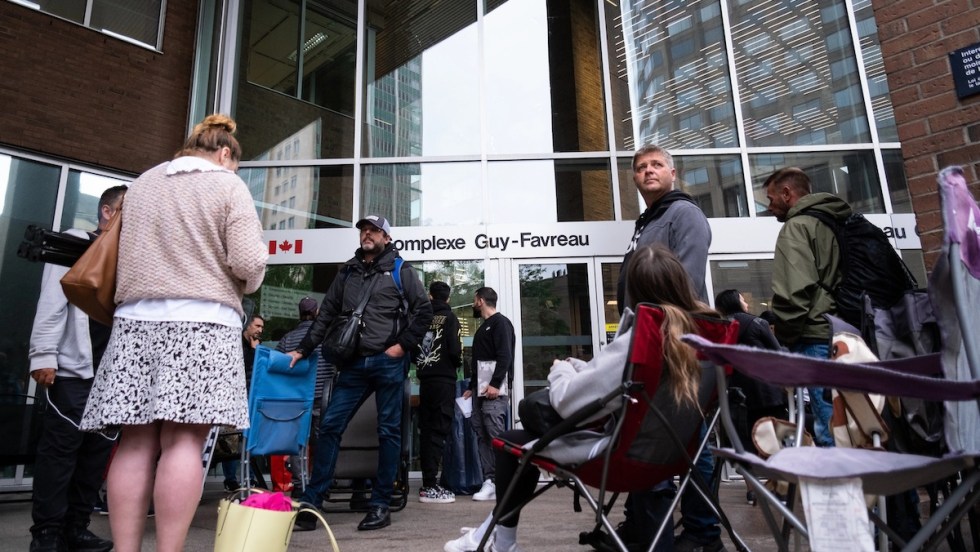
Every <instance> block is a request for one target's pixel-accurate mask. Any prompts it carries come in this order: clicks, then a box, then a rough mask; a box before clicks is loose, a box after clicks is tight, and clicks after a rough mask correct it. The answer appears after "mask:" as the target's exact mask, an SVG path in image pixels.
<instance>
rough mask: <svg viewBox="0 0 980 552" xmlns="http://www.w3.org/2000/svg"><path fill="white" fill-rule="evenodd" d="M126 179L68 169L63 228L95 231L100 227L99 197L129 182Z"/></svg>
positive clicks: (62, 213) (62, 218)
mask: <svg viewBox="0 0 980 552" xmlns="http://www.w3.org/2000/svg"><path fill="white" fill-rule="evenodd" d="M128 183H129V182H128V181H126V180H120V179H118V178H110V177H107V176H102V175H98V174H92V173H87V172H81V171H77V170H74V169H72V170H70V171H68V186H67V188H66V189H65V202H64V207H63V208H62V211H61V228H63V229H68V228H78V229H80V230H85V231H86V232H95V230H96V229H97V228H98V227H99V198H100V197H102V192H104V191H106V190H107V189H109V188H111V187H113V186H119V185H120V184H128Z"/></svg>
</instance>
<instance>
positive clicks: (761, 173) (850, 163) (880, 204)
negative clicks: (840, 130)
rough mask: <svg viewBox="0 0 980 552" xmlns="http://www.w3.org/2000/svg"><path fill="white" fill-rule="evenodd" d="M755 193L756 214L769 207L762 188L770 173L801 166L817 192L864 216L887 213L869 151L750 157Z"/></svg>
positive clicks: (871, 154)
mask: <svg viewBox="0 0 980 552" xmlns="http://www.w3.org/2000/svg"><path fill="white" fill-rule="evenodd" d="M749 164H750V170H751V174H752V190H753V193H754V194H755V201H756V210H757V212H760V213H761V212H764V211H765V210H766V208H767V207H768V205H769V200H768V199H767V198H766V191H765V190H764V189H763V188H762V185H763V183H765V181H766V178H768V177H769V175H770V174H772V173H773V172H775V171H776V169H781V168H783V167H799V168H801V169H803V170H804V171H805V172H806V174H807V176H809V177H810V186H811V188H812V191H814V192H829V193H832V194H834V195H836V196H838V197H840V198H842V199H844V200H845V201H847V202H848V203H849V204H850V205H851V208H853V209H854V210H855V211H860V212H862V213H884V212H885V208H884V201H883V200H882V197H881V183H880V180H879V179H878V171H877V170H876V169H875V159H874V154H873V153H872V152H871V151H870V150H869V151H854V152H821V153H786V154H766V155H752V156H749Z"/></svg>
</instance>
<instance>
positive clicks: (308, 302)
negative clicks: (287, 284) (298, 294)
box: [299, 296, 319, 315]
mask: <svg viewBox="0 0 980 552" xmlns="http://www.w3.org/2000/svg"><path fill="white" fill-rule="evenodd" d="M317 306H319V303H317V301H316V299H314V298H312V297H310V296H306V297H304V298H302V299H300V300H299V313H300V314H301V315H303V314H313V313H314V312H316V308H317Z"/></svg>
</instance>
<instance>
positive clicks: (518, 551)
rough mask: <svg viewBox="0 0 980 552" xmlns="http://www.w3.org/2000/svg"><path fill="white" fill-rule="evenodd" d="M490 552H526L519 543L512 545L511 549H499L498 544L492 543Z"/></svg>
mask: <svg viewBox="0 0 980 552" xmlns="http://www.w3.org/2000/svg"><path fill="white" fill-rule="evenodd" d="M489 552H524V551H523V550H522V549H521V547H520V546H517V543H516V542H515V543H514V544H512V545H510V547H509V548H506V549H505V548H498V547H497V543H496V542H491V543H490V547H489Z"/></svg>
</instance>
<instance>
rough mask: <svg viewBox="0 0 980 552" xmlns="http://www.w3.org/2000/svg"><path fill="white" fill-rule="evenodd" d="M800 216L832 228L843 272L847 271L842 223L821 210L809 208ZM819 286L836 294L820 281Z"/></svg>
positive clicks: (801, 212)
mask: <svg viewBox="0 0 980 552" xmlns="http://www.w3.org/2000/svg"><path fill="white" fill-rule="evenodd" d="M800 214H801V215H809V216H811V217H813V218H815V219H817V220H819V221H820V222H822V223H824V224H825V225H827V227H828V228H830V230H831V231H832V232H833V233H834V239H835V240H837V250H838V251H840V266H841V270H842V271H843V270H846V269H847V248H846V247H844V240H842V239H841V235H840V232H841V228H840V223H839V222H837V219H836V218H834V217H833V216H831V215H830V213H825V212H823V211H820V210H819V209H814V208H812V207H811V208H809V209H804V210H802V211H800ZM817 285H819V286H820V287H822V288H823V289H825V290H826V291H827V292H828V293H831V294H832V293H834V288H832V287H830V286H828V285H827V284H825V283H823V282H822V281H818V282H817Z"/></svg>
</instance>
